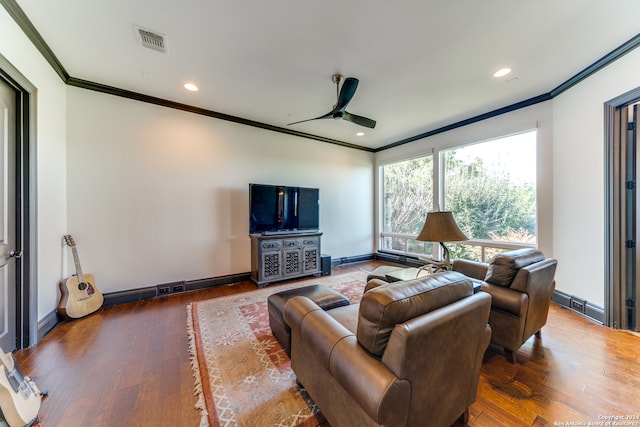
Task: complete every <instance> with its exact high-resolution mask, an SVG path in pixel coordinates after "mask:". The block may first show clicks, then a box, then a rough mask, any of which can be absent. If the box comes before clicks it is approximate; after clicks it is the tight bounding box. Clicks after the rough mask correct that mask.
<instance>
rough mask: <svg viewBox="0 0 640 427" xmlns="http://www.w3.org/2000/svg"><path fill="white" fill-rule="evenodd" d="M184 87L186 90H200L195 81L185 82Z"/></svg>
mask: <svg viewBox="0 0 640 427" xmlns="http://www.w3.org/2000/svg"><path fill="white" fill-rule="evenodd" d="M184 88H185V89H186V90H189V91H191V92H197V91H198V86H196V85H194V84H193V83H185V84H184Z"/></svg>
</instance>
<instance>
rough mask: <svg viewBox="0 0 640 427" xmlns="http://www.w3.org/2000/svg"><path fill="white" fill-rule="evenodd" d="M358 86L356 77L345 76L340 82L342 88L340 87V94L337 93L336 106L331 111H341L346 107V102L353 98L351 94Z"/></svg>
mask: <svg viewBox="0 0 640 427" xmlns="http://www.w3.org/2000/svg"><path fill="white" fill-rule="evenodd" d="M357 88H358V79H356V78H355V77H347V78H346V79H345V80H344V83H342V88H341V89H340V94H339V95H338V102H337V103H336V106H335V107H334V108H333V113H334V114H335V113H338V112H340V113H342V112H344V109H345V108H347V104H348V103H349V102H350V101H351V98H353V95H355V94H356V89H357Z"/></svg>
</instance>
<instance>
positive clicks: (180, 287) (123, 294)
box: [38, 252, 604, 341]
mask: <svg viewBox="0 0 640 427" xmlns="http://www.w3.org/2000/svg"><path fill="white" fill-rule="evenodd" d="M374 259H375V260H379V261H384V262H389V263H394V264H399V265H404V266H409V267H420V266H421V265H422V263H421V262H420V261H419V260H418V259H417V258H413V257H407V256H402V255H396V254H393V253H386V252H377V253H371V254H363V255H355V256H350V257H341V258H336V259H333V258H332V259H331V266H332V267H336V266H339V265H345V264H351V263H356V262H363V261H371V260H374ZM248 280H251V273H250V272H246V273H237V274H228V275H225V276H217V277H209V278H206V279H196V280H183V281H177V282H170V283H162V284H159V285H155V286H148V287H144V288H138V289H131V290H127V291H117V292H109V293H106V294H104V306H105V307H109V306H113V305H118V304H126V303H130V302H136V301H142V300H146V299H150V298H156V297H164V296H167V295H171V294H175V293H181V292H188V291H196V290H201V289H209V288H216V287H219V286H226V285H231V284H233V283H238V282H245V281H248ZM551 300H552V301H553V302H555V303H556V304H558V305H560V306H562V307H564V308H567V309H569V310H572V311H574V312H576V313H579V314H582V315H583V316H585V317H588V318H589V319H591V320H594V321H596V322H598V323H601V324H604V309H603V308H602V307H599V306H597V305H594V304H592V303H590V302H588V301H585V300H582V299H580V298H578V297H576V296H573V295H569V294H567V293H564V292H562V291H558V290H556V291H554V293H553V295H552V297H551ZM59 321H60V318H59V317H58V314H57V313H56V311H55V310H54V311H52V312H50V313H48V314H47V315H46V316H45V317H43V318H42V320H40V321H39V322H38V341H40V340H41V339H42V338H43V337H44V336H45V335H46V334H47V333H48V332H49V331H51V329H53V328H54V327H55V326H56V325H57V324H58V322H59Z"/></svg>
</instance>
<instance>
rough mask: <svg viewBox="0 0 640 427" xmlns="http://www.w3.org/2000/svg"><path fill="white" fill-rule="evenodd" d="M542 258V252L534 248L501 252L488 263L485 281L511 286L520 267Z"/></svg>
mask: <svg viewBox="0 0 640 427" xmlns="http://www.w3.org/2000/svg"><path fill="white" fill-rule="evenodd" d="M542 260H544V254H543V253H542V252H540V251H539V250H537V249H534V248H526V249H518V250H516V251H509V252H503V253H501V254H498V255H496V256H495V257H493V259H492V260H491V262H490V263H489V269H488V270H487V275H486V276H485V278H484V281H485V282H488V283H492V284H494V285H498V286H511V282H513V278H514V277H516V273H518V270H519V269H521V268H522V267H526V266H527V265H530V264H533V263H535V262H539V261H542Z"/></svg>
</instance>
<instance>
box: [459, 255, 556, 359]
mask: <svg viewBox="0 0 640 427" xmlns="http://www.w3.org/2000/svg"><path fill="white" fill-rule="evenodd" d="M557 265H558V261H557V260H555V259H552V258H545V257H544V254H543V253H542V252H540V251H539V250H537V249H519V250H516V251H510V252H504V253H502V254H498V255H496V256H495V257H494V258H493V259H492V260H491V262H490V263H489V264H484V263H480V262H474V261H469V260H463V259H456V260H454V261H453V270H454V271H458V272H460V273H462V274H464V275H466V276H468V277H472V278H474V279H476V280H481V281H483V283H482V286H481V289H482V290H483V291H485V292H487V293H488V294H490V295H491V297H492V300H491V301H492V302H491V315H490V316H489V325H491V331H492V332H491V342H492V343H494V344H496V345H499V346H501V347H503V348H504V352H505V355H506V356H507V359H509V360H510V361H511V362H513V363H515V362H516V356H515V352H516V351H517V350H518V349H519V348H520V346H522V344H524V343H525V342H526V341H527V340H528V339H529V338H530V337H531V336H532V335H534V334H535V335H536V336H537V337H540V336H541V332H540V330H541V329H542V327H543V326H544V325H545V324H546V323H547V315H548V313H549V303H550V301H551V295H552V294H553V291H554V289H555V280H554V276H555V272H556V267H557Z"/></svg>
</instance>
